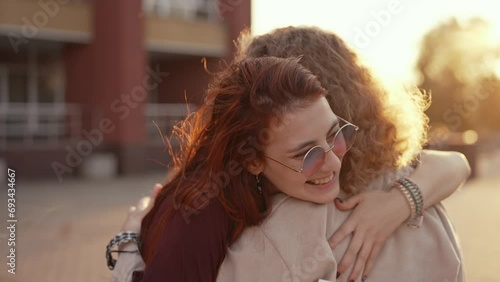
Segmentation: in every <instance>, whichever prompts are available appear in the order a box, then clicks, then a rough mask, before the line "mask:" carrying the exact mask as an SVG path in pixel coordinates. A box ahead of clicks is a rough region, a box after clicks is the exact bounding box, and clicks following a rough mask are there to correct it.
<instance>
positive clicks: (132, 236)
mask: <svg viewBox="0 0 500 282" xmlns="http://www.w3.org/2000/svg"><path fill="white" fill-rule="evenodd" d="M130 241H132V242H135V243H136V244H137V250H136V251H112V250H111V249H112V248H113V247H114V246H120V245H122V244H125V243H127V242H130ZM140 248H141V240H140V238H139V235H138V234H137V233H134V232H130V231H126V232H121V233H119V234H118V235H116V236H115V237H114V238H113V239H111V241H109V244H108V245H107V246H106V261H107V265H108V268H109V269H110V270H113V269H114V268H115V264H116V259H113V257H112V256H111V253H136V252H139V251H140Z"/></svg>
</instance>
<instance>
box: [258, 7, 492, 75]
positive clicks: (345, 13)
mask: <svg viewBox="0 0 500 282" xmlns="http://www.w3.org/2000/svg"><path fill="white" fill-rule="evenodd" d="M495 3H497V4H495ZM499 11H500V3H498V2H497V1H495V0H473V1H471V0H434V1H432V0H365V1H361V0H351V1H346V0H344V1H340V0H307V1H299V0H252V33H253V34H254V35H259V34H263V33H266V32H269V31H271V30H273V29H275V28H278V27H284V26H289V25H299V26H300V25H306V26H318V27H321V28H323V29H326V30H329V31H333V32H335V33H337V34H338V35H339V36H340V37H342V38H343V39H344V40H345V41H346V42H347V43H348V44H349V45H350V46H351V47H353V48H354V49H355V50H356V51H357V53H358V54H359V55H360V56H361V58H362V59H363V62H364V63H365V64H366V65H368V66H370V67H371V68H372V69H373V70H374V71H375V73H377V74H378V75H379V76H380V77H381V78H382V79H383V80H385V81H386V82H388V83H403V84H405V85H413V84H415V83H416V81H417V80H416V77H417V76H416V75H415V71H414V69H415V68H414V65H415V62H416V58H417V56H418V49H419V45H420V42H421V39H422V37H423V35H424V34H425V33H426V32H427V31H428V30H430V29H431V28H433V27H434V26H436V25H437V24H438V23H439V22H442V21H445V20H447V19H449V18H451V17H452V16H455V17H457V18H458V19H459V20H466V19H468V18H470V17H474V16H480V17H482V18H485V19H487V20H489V21H491V22H492V23H493V24H494V26H495V28H496V32H495V40H498V41H499V42H500V12H499ZM499 68H500V66H499Z"/></svg>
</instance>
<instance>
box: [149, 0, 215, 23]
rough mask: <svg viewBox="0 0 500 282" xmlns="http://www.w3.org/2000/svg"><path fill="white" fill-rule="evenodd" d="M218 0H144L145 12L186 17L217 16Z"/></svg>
mask: <svg viewBox="0 0 500 282" xmlns="http://www.w3.org/2000/svg"><path fill="white" fill-rule="evenodd" d="M217 5H218V4H217V0H143V9H144V11H145V12H147V13H149V14H152V15H157V16H159V17H171V16H181V17H183V18H186V19H191V20H194V19H207V20H211V21H213V20H215V19H216V18H217V10H218V6H217Z"/></svg>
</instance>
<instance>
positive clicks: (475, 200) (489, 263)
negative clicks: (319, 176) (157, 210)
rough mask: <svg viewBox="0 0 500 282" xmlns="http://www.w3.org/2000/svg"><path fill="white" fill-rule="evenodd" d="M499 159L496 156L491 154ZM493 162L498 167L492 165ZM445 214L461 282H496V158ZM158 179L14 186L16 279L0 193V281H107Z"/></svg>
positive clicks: (499, 186) (499, 189)
mask: <svg viewBox="0 0 500 282" xmlns="http://www.w3.org/2000/svg"><path fill="white" fill-rule="evenodd" d="M499 156H500V154H499ZM497 159H498V160H497ZM497 159H491V158H490V159H489V160H488V161H487V162H482V166H484V167H483V168H482V171H483V172H484V173H481V175H482V176H481V177H480V178H479V179H477V180H472V181H470V182H468V183H467V184H466V186H465V187H464V188H463V189H462V191H460V192H458V193H456V194H455V195H453V196H452V197H450V198H449V199H448V200H447V201H446V202H445V206H446V207H447V208H448V210H449V213H450V216H451V217H452V218H453V220H454V222H455V226H456V229H457V232H458V234H459V236H460V237H461V243H462V246H463V253H464V257H465V258H464V259H465V264H466V271H467V276H468V281H472V282H494V281H500V241H499V239H498V238H500V237H499V234H500V206H499V203H500V157H499V158H497ZM161 180H162V175H158V174H155V175H146V176H141V177H127V178H120V179H114V180H101V181H96V180H94V181H90V180H86V181H82V180H65V181H64V182H63V183H58V182H54V181H37V182H33V181H28V180H25V179H23V178H22V175H21V176H20V177H18V180H17V182H18V183H17V186H16V187H17V195H16V196H17V218H18V219H19V222H18V223H17V226H16V227H17V228H16V244H17V245H16V246H17V253H16V274H15V275H11V274H9V273H7V267H6V263H5V262H6V256H7V244H6V243H7V242H6V239H7V238H6V236H7V232H6V228H5V225H6V216H7V211H6V208H4V207H5V205H4V203H5V202H6V200H5V197H6V192H5V191H6V189H4V188H2V189H1V190H0V191H2V192H1V195H0V201H1V203H2V205H1V207H2V208H1V210H0V227H1V228H0V241H1V242H0V253H1V257H0V262H1V263H0V281H11V282H59V281H60V282H69V281H71V282H80V281H81V282H89V281H91V282H94V281H96V282H98V281H110V272H109V270H108V269H107V268H106V265H105V259H104V252H105V248H104V247H105V245H106V244H107V243H108V241H109V239H110V238H111V237H112V236H113V235H114V234H115V233H116V232H117V231H118V230H119V228H120V225H121V223H122V221H123V220H124V218H125V212H126V209H127V207H128V206H129V205H132V204H134V203H135V202H136V200H137V199H138V198H139V197H140V196H142V195H147V194H148V193H149V192H148V190H149V189H150V187H151V186H152V185H153V184H154V183H155V182H159V181H161Z"/></svg>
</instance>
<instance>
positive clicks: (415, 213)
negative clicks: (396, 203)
mask: <svg viewBox="0 0 500 282" xmlns="http://www.w3.org/2000/svg"><path fill="white" fill-rule="evenodd" d="M394 185H395V186H397V187H398V188H399V190H400V191H401V192H402V193H403V195H404V196H405V198H406V200H407V201H408V204H409V206H410V210H411V212H410V216H409V217H408V220H407V222H406V224H407V225H408V227H411V228H418V227H420V225H421V224H422V221H423V218H424V213H423V208H424V198H423V196H422V192H421V191H420V188H419V187H418V186H417V184H415V183H414V182H413V181H411V180H409V179H408V178H401V179H399V180H398V181H396V183H395V184H394Z"/></svg>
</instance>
